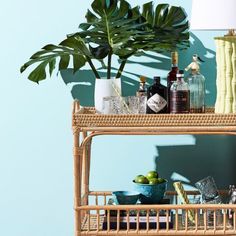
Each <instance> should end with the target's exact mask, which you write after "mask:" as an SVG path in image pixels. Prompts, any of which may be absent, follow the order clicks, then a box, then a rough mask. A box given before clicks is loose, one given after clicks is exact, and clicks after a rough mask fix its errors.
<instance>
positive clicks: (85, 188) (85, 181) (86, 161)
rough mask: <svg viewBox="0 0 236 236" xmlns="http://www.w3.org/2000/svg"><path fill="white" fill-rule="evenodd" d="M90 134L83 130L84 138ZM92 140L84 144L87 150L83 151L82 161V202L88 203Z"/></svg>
mask: <svg viewBox="0 0 236 236" xmlns="http://www.w3.org/2000/svg"><path fill="white" fill-rule="evenodd" d="M87 136H88V134H87V132H83V137H84V139H85V138H86V137H87ZM91 141H92V139H90V140H89V142H88V143H87V144H86V145H85V146H84V148H85V152H84V153H83V163H82V173H83V174H82V197H83V198H82V204H83V205H88V197H89V174H90V155H91Z"/></svg>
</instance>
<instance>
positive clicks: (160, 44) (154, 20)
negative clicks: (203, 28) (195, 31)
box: [136, 2, 189, 51]
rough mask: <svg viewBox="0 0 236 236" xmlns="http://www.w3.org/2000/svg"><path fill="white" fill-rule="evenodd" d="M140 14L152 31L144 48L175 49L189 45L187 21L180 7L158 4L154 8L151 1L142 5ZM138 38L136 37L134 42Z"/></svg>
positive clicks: (156, 49)
mask: <svg viewBox="0 0 236 236" xmlns="http://www.w3.org/2000/svg"><path fill="white" fill-rule="evenodd" d="M142 16H143V17H144V18H145V19H146V21H147V23H148V26H147V27H148V28H149V29H150V30H152V33H153V35H152V34H149V40H148V42H145V47H144V48H145V50H151V51H163V50H174V49H175V50H176V49H177V48H179V49H182V48H186V47H188V46H189V32H188V28H189V23H188V21H187V15H186V13H185V11H184V9H183V8H182V7H176V6H169V5H168V4H159V5H157V7H156V8H155V9H154V7H153V3H152V2H148V3H146V4H144V5H143V12H142ZM139 40H140V39H139V38H137V39H136V42H137V43H138V41H139Z"/></svg>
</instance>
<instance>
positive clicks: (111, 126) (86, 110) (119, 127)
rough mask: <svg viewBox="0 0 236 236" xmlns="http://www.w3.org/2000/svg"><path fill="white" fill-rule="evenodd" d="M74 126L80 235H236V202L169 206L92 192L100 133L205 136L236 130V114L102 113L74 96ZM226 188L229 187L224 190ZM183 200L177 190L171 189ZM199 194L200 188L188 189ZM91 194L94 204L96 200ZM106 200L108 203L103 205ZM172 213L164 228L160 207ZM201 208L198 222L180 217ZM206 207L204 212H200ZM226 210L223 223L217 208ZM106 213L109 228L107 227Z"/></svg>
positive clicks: (234, 131) (76, 231)
mask: <svg viewBox="0 0 236 236" xmlns="http://www.w3.org/2000/svg"><path fill="white" fill-rule="evenodd" d="M72 129H73V136H74V148H73V155H74V209H75V236H79V235H236V213H234V212H236V205H233V204H220V205H216V204H189V205H179V204H166V205H161V204H158V205H108V204H107V200H108V198H109V196H110V195H111V192H105V191H99V192H98V191H97V192H95V191H91V190H90V189H89V175H90V158H91V143H92V140H93V138H94V137H95V136H99V135H108V136H112V135H166V134H193V135H199V134H205V135H216V134H224V135H225V134H226V135H236V114H215V113H214V112H213V110H212V109H207V112H206V113H204V114H160V115H130V114H128V115H101V114H96V113H95V109H94V108H92V107H82V108H81V107H80V104H79V101H74V103H73V110H72ZM222 193H225V191H222ZM167 194H169V195H171V196H173V197H174V198H175V199H176V202H177V195H176V192H167ZM188 194H189V195H197V194H199V193H198V192H194V191H191V192H188ZM90 198H92V199H93V201H94V204H90V201H91V200H90ZM101 201H102V204H101ZM133 209H135V211H136V212H137V222H138V223H137V224H136V228H135V229H134V228H130V227H129V225H130V222H129V212H130V211H131V210H133ZM153 209H154V210H155V212H157V213H156V214H157V216H156V218H155V219H157V222H156V227H155V228H154V229H153V228H150V227H149V223H150V222H149V221H150V216H149V211H150V210H153ZM142 210H145V211H146V212H147V215H146V220H147V222H146V227H145V229H140V227H139V220H140V217H141V216H140V215H139V214H140V212H141V211H142ZM161 210H162V211H165V212H166V214H167V215H166V217H167V218H168V219H169V217H170V215H169V214H170V213H169V212H170V211H173V212H174V213H173V214H174V220H173V227H170V226H169V223H166V227H165V228H164V229H161V228H160V227H159V223H160V222H159V219H160V218H159V212H160V211H161ZM189 210H192V211H194V212H195V213H194V214H195V223H194V225H192V226H189V222H188V217H187V214H185V215H186V217H185V219H184V220H182V221H183V222H182V223H183V224H184V225H183V224H181V222H180V215H181V214H180V213H181V212H184V211H186V212H188V211H189ZM229 210H231V211H232V212H233V217H232V222H231V223H229V221H228V215H227V214H228V211H229ZM112 211H115V212H116V213H117V214H116V219H117V222H116V228H115V229H114V228H112V227H111V224H110V219H111V218H112V217H111V212H112ZM124 211H125V212H126V213H127V216H126V217H127V227H126V228H125V229H122V228H121V227H120V214H121V213H122V212H124ZM200 211H201V212H202V214H201V217H200V216H198V212H200ZM209 211H211V212H213V221H212V222H213V223H212V224H211V225H210V226H209V225H208V221H207V214H208V213H207V212H209ZM219 211H220V216H221V221H220V222H221V223H219V221H218V218H217V217H218V216H217V212H219ZM104 215H105V217H106V220H107V227H106V229H104V228H103V227H102V224H103V223H102V222H103V220H104Z"/></svg>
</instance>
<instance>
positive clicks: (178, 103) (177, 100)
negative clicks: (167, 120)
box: [170, 70, 190, 113]
mask: <svg viewBox="0 0 236 236" xmlns="http://www.w3.org/2000/svg"><path fill="white" fill-rule="evenodd" d="M189 95H190V91H189V86H188V84H187V83H186V82H185V81H184V71H183V70H180V71H179V73H178V74H177V80H176V81H175V82H174V83H173V84H172V86H171V88H170V113H189V111H190V101H189V97H190V96H189Z"/></svg>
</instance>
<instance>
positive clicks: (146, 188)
mask: <svg viewBox="0 0 236 236" xmlns="http://www.w3.org/2000/svg"><path fill="white" fill-rule="evenodd" d="M133 183H134V190H135V191H137V192H139V193H140V197H139V200H140V202H141V203H142V204H157V203H159V202H160V201H161V200H162V199H163V197H164V196H165V192H166V189H167V180H165V182H162V183H158V184H139V183H135V182H134V181H133Z"/></svg>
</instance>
